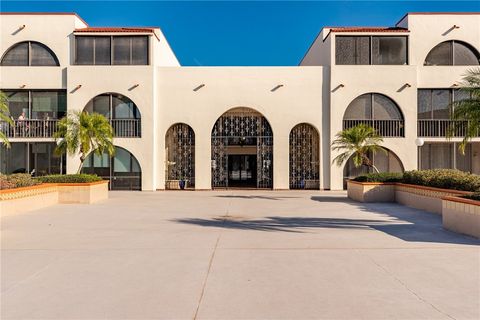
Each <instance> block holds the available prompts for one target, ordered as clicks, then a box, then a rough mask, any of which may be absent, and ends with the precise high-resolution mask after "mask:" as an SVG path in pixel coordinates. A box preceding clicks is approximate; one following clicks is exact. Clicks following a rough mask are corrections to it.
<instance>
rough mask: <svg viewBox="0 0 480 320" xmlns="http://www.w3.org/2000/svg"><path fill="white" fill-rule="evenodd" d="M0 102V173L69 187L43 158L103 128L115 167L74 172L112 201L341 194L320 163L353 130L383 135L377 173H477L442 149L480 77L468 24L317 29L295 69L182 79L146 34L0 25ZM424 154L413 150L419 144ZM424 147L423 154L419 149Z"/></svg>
mask: <svg viewBox="0 0 480 320" xmlns="http://www.w3.org/2000/svg"><path fill="white" fill-rule="evenodd" d="M0 26H1V27H0V32H1V37H0V51H1V66H0V89H1V90H2V91H4V92H6V94H7V96H8V99H9V107H10V112H11V115H12V117H13V119H14V120H15V125H14V126H10V125H8V124H6V123H2V124H0V130H2V131H3V132H4V133H6V134H7V136H9V139H10V142H11V143H12V148H11V149H8V150H7V149H5V148H4V147H2V149H0V172H4V173H11V172H22V171H26V172H32V171H33V174H34V175H41V174H48V173H58V172H67V173H71V172H75V171H76V170H77V168H78V166H79V160H78V158H77V157H69V156H61V157H58V156H56V155H54V153H53V150H54V148H55V142H54V139H53V138H52V134H53V133H54V132H55V130H56V123H57V121H58V119H60V118H61V117H63V116H64V115H65V114H66V112H67V111H69V110H86V111H89V112H99V113H102V114H104V115H105V116H106V117H108V118H109V119H110V121H111V123H112V126H113V127H114V131H115V138H114V144H115V145H116V146H117V149H116V154H115V156H114V158H112V159H110V158H109V157H107V156H103V157H99V156H93V155H92V156H91V157H90V158H89V159H88V160H87V162H86V163H85V165H84V167H83V171H84V172H93V173H97V174H99V175H101V176H103V177H105V178H107V179H110V181H111V184H110V185H111V188H112V189H142V190H159V189H165V188H176V187H177V186H178V182H177V181H178V180H180V179H185V180H188V185H189V186H190V187H192V188H195V189H211V188H226V187H249V188H271V189H303V188H310V189H342V188H343V185H344V178H345V177H349V176H354V175H356V174H358V173H359V171H361V170H362V169H356V168H354V167H353V166H352V165H351V164H350V163H347V164H346V165H345V167H338V166H337V165H335V164H332V159H333V158H334V157H335V156H336V154H335V153H333V152H331V148H330V145H331V142H332V140H333V138H334V136H335V134H336V133H337V132H339V131H340V130H342V129H343V128H348V127H351V126H354V125H356V124H358V123H368V124H371V125H373V126H374V127H375V128H377V129H378V131H379V132H380V133H381V134H382V135H383V136H384V146H385V148H387V149H388V150H389V152H388V154H383V153H382V154H377V155H375V156H374V161H375V164H376V165H377V167H379V168H380V169H381V170H383V171H402V170H411V169H417V168H421V169H426V168H458V169H460V170H464V171H470V172H474V173H480V138H475V139H474V140H473V141H472V143H470V144H469V145H468V147H467V149H466V154H465V155H462V154H460V153H459V152H458V150H457V147H456V144H457V143H458V142H459V141H460V140H461V138H460V136H461V135H462V132H458V137H456V138H453V139H451V140H447V139H446V138H445V135H446V128H447V127H448V124H449V121H450V120H448V115H449V105H450V103H451V102H452V101H454V100H456V99H461V98H462V93H461V92H460V91H458V82H459V81H460V80H461V79H462V75H463V74H464V73H465V71H466V70H467V69H469V68H472V66H478V65H479V59H480V54H479V50H480V14H478V13H410V14H407V15H405V17H403V18H402V19H401V20H400V21H399V22H398V23H396V24H395V25H394V26H392V27H375V28H372V27H354V28H352V27H324V28H323V29H322V30H321V32H320V33H319V34H318V36H317V38H316V39H315V40H314V41H313V43H312V45H311V47H310V49H309V50H308V52H307V53H306V54H305V56H304V58H303V59H302V61H301V62H300V63H299V66H292V67H182V66H180V64H179V62H178V60H177V59H176V57H175V54H174V52H173V51H172V49H171V47H170V46H169V44H168V42H167V40H166V38H165V36H164V34H163V33H162V31H161V30H160V29H158V28H138V27H124V28H108V27H105V28H102V27H89V26H88V24H87V23H86V22H85V21H83V20H82V19H81V18H80V17H78V16H77V15H76V14H70V13H35V14H31V13H2V14H1V15H0ZM422 143H423V145H421V144H422ZM418 145H421V146H418Z"/></svg>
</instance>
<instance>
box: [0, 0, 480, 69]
mask: <svg viewBox="0 0 480 320" xmlns="http://www.w3.org/2000/svg"><path fill="white" fill-rule="evenodd" d="M0 10H1V11H4V12H6V11H28V12H38V11H42V12H43V11H48V12H50V11H57V12H76V13H78V14H79V15H80V16H81V17H82V18H84V19H85V20H86V21H87V23H89V25H90V26H159V27H161V28H162V30H163V32H164V33H165V35H166V37H167V39H168V41H169V43H170V45H171V46H172V48H173V50H174V51H175V53H176V55H177V57H178V59H179V60H180V62H181V64H182V65H186V66H189V65H205V66H223V65H265V66H268V65H287V66H288V65H297V64H298V63H299V61H300V60H301V58H302V57H303V55H304V54H305V52H306V50H307V49H308V47H309V46H310V44H311V42H312V41H313V40H314V39H315V37H316V35H317V34H318V32H319V30H320V29H321V28H322V27H323V26H363V25H365V26H392V25H394V24H395V23H396V22H397V21H398V20H399V19H400V18H401V17H402V16H403V15H404V14H405V13H406V12H418V11H427V12H431V11H434V12H436V11H457V12H458V11H480V1H414V0H413V1H311V2H286V1H278V2H277V1H268V2H260V1H255V2H246V1H242V2H233V1H226V2H221V1H212V2H203V1H194V2H186V1H175V2H166V1H9V0H1V1H0Z"/></svg>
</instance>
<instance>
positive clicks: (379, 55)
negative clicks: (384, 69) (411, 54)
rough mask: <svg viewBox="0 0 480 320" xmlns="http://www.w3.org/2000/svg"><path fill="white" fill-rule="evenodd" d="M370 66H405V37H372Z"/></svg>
mask: <svg viewBox="0 0 480 320" xmlns="http://www.w3.org/2000/svg"><path fill="white" fill-rule="evenodd" d="M372 64H386V65H398V64H400V65H401V64H407V37H372Z"/></svg>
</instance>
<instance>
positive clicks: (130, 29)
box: [74, 27, 159, 33]
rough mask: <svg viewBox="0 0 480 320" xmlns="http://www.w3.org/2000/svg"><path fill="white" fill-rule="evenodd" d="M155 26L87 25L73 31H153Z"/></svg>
mask: <svg viewBox="0 0 480 320" xmlns="http://www.w3.org/2000/svg"><path fill="white" fill-rule="evenodd" d="M155 29H159V28H157V27H88V28H80V29H75V30H74V32H150V33H154V32H155Z"/></svg>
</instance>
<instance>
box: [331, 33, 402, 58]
mask: <svg viewBox="0 0 480 320" xmlns="http://www.w3.org/2000/svg"><path fill="white" fill-rule="evenodd" d="M335 61H336V62H335V63H336V64H338V65H369V64H372V65H404V64H408V60H407V37H405V36H336V37H335Z"/></svg>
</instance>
